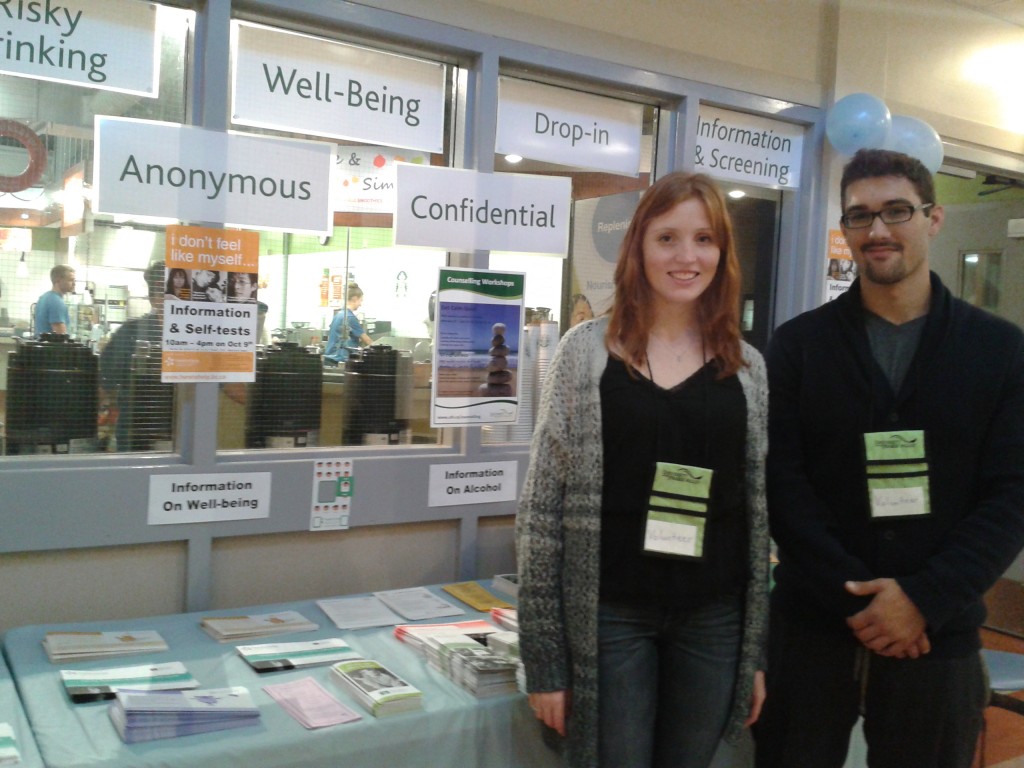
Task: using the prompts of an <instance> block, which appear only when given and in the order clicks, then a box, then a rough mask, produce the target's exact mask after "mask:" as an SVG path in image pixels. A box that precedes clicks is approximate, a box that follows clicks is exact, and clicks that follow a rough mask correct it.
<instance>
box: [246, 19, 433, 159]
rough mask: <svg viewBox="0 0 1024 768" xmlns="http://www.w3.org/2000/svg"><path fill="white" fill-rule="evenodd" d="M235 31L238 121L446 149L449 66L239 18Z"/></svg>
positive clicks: (331, 135) (343, 137) (427, 149)
mask: <svg viewBox="0 0 1024 768" xmlns="http://www.w3.org/2000/svg"><path fill="white" fill-rule="evenodd" d="M232 33H233V37H234V40H233V42H232V45H231V50H232V51H233V52H234V66H233V67H232V70H233V72H234V81H233V82H232V88H231V119H232V120H233V121H234V122H235V123H237V124H239V125H252V126H256V127H259V128H277V129H279V130H284V131H298V132H300V133H306V134H314V135H316V136H327V137H330V138H338V139H354V140H355V141H365V142H369V143H372V144H386V145H388V146H392V147H405V148H408V149H419V150H423V151H424V152H441V151H443V149H444V104H445V96H444V95H445V67H444V65H443V64H439V63H437V62H432V61H424V60H423V59H414V58H411V57H409V56H399V55H396V54H393V53H384V52H383V51H375V50H372V49H370V48H363V47H362V46H358V45H350V44H348V43H338V42H334V41H332V40H324V39H323V38H320V37H311V36H310V35H303V34H299V33H297V32H285V31H282V30H279V29H272V28H270V27H264V26H260V25H258V24H250V23H247V22H241V21H236V22H233V24H232Z"/></svg>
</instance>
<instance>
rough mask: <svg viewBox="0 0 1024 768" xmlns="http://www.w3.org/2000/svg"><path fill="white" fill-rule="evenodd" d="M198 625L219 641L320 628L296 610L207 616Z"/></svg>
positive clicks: (228, 641) (226, 641) (270, 635)
mask: <svg viewBox="0 0 1024 768" xmlns="http://www.w3.org/2000/svg"><path fill="white" fill-rule="evenodd" d="M199 625H200V626H201V627H202V628H203V629H204V630H205V631H206V632H207V634H209V635H210V636H212V637H213V638H214V639H216V640H217V641H218V642H221V643H230V642H234V641H237V640H248V639H250V638H254V637H272V636H274V635H285V634H289V633H291V632H309V631H311V630H314V629H319V628H320V625H318V624H314V623H313V622H311V621H309V620H308V619H306V617H305V616H303V615H302V614H301V613H299V612H298V611H280V612H278V613H260V614H253V615H251V616H246V615H239V616H207V617H205V618H204V619H202V620H201V621H200V622H199Z"/></svg>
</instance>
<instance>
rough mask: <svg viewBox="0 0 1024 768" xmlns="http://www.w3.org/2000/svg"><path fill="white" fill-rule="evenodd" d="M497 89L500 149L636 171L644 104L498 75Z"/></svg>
mask: <svg viewBox="0 0 1024 768" xmlns="http://www.w3.org/2000/svg"><path fill="white" fill-rule="evenodd" d="M498 87H499V91H498V137H497V144H496V147H495V149H496V151H497V152H498V153H500V154H503V155H507V154H516V155H522V156H523V157H527V158H530V159H531V160H544V161H546V162H549V163H558V164H559V165H568V166H574V167H577V168H589V169H592V170H596V171H608V172H610V173H618V174H623V175H626V176H636V175H637V174H639V173H640V139H641V136H642V135H643V122H644V108H643V106H642V105H640V104H632V103H630V102H627V101H619V100H617V99H609V98H605V97H603V96H594V95H593V94H589V93H581V92H579V91H573V90H570V89H568V88H557V87H555V86H551V85H541V84H540V83H531V82H527V81H525V80H517V79H515V78H511V77H503V78H501V80H500V81H499V84H498Z"/></svg>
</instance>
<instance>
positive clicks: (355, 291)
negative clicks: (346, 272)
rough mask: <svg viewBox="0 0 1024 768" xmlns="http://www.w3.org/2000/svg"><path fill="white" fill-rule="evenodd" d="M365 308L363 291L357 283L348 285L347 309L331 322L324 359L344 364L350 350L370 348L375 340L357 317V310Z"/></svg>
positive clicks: (335, 316)
mask: <svg viewBox="0 0 1024 768" xmlns="http://www.w3.org/2000/svg"><path fill="white" fill-rule="evenodd" d="M361 306H363V289H362V288H360V287H359V286H358V285H356V284H355V283H349V284H348V303H347V305H346V306H345V309H343V310H341V311H339V312H337V313H336V314H335V315H334V319H333V320H332V321H331V330H330V332H329V333H328V334H327V349H326V350H325V351H324V359H325V360H329V361H333V363H335V364H337V363H344V362H345V361H346V360H348V355H349V352H350V350H353V349H358V348H359V347H360V346H364V347H368V346H369V345H370V344H372V343H373V339H371V338H370V337H369V335H367V333H366V331H364V330H363V326H362V325H361V324H360V323H359V318H357V317H356V310H357V309H359V308H360V307H361Z"/></svg>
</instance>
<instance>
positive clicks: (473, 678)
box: [451, 650, 518, 698]
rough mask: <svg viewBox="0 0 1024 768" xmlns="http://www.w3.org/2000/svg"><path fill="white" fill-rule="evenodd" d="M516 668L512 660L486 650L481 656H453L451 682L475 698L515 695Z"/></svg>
mask: <svg viewBox="0 0 1024 768" xmlns="http://www.w3.org/2000/svg"><path fill="white" fill-rule="evenodd" d="M517 666H518V665H517V664H516V662H515V661H514V660H513V659H508V658H505V657H504V656H498V655H497V654H494V653H490V652H489V651H486V650H485V653H483V654H455V655H453V656H452V659H451V667H452V680H454V681H455V683H456V684H458V685H459V686H461V687H462V688H465V689H466V690H467V691H469V692H470V693H472V694H473V695H474V696H476V697H477V698H484V697H486V696H498V695H500V694H503V693H515V692H516V690H517V686H516V669H517Z"/></svg>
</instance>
